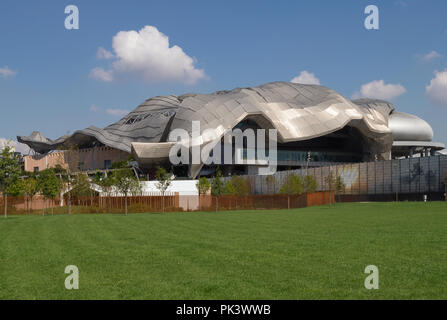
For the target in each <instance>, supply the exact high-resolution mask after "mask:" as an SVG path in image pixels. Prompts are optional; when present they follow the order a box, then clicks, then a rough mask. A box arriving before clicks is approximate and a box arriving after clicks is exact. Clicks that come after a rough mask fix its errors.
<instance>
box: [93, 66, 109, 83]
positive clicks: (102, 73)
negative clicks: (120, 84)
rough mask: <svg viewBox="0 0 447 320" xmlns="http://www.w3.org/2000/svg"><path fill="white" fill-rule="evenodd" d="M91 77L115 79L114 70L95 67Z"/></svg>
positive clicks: (103, 79)
mask: <svg viewBox="0 0 447 320" xmlns="http://www.w3.org/2000/svg"><path fill="white" fill-rule="evenodd" d="M89 77H90V78H92V79H96V80H101V81H104V82H112V81H113V70H104V69H103V68H94V69H92V71H90V75H89Z"/></svg>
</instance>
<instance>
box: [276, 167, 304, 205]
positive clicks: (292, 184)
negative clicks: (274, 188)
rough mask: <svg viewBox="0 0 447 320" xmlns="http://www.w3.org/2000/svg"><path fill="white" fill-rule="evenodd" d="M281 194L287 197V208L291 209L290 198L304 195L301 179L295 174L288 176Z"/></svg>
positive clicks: (280, 191)
mask: <svg viewBox="0 0 447 320" xmlns="http://www.w3.org/2000/svg"><path fill="white" fill-rule="evenodd" d="M279 193H280V194H282V195H286V196H287V208H288V209H290V196H299V195H300V194H302V193H303V185H302V183H301V178H300V177H299V176H297V175H296V174H293V173H292V174H290V175H289V176H287V178H286V181H284V183H283V185H282V186H281V189H280V190H279Z"/></svg>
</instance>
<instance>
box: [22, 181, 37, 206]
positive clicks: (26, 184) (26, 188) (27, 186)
mask: <svg viewBox="0 0 447 320" xmlns="http://www.w3.org/2000/svg"><path fill="white" fill-rule="evenodd" d="M38 192H39V186H38V185H37V181H36V179H35V178H34V177H29V178H27V179H25V181H23V193H24V194H25V197H26V198H27V208H26V209H27V211H28V213H29V212H30V202H31V203H32V202H33V198H34V196H35V195H36V194H37V193H38Z"/></svg>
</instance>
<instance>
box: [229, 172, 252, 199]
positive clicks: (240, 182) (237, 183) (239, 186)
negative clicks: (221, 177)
mask: <svg viewBox="0 0 447 320" xmlns="http://www.w3.org/2000/svg"><path fill="white" fill-rule="evenodd" d="M230 181H231V184H232V185H233V187H234V191H235V194H236V195H239V196H246V195H248V194H249V190H248V186H247V181H245V179H244V178H242V177H240V176H236V175H234V176H232V177H231V180H230Z"/></svg>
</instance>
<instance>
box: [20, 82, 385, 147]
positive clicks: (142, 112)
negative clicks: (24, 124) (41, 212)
mask: <svg viewBox="0 0 447 320" xmlns="http://www.w3.org/2000/svg"><path fill="white" fill-rule="evenodd" d="M393 110H394V107H393V105H392V104H390V103H388V102H386V101H380V100H371V99H360V100H355V101H350V100H348V99H346V98H345V97H343V96H342V95H341V94H339V93H338V92H336V91H334V90H332V89H329V88H327V87H324V86H319V85H304V84H296V83H290V82H272V83H267V84H264V85H261V86H258V87H249V88H236V89H233V90H231V91H217V92H214V93H211V94H185V95H182V96H173V95H171V96H159V97H153V98H150V99H148V100H146V101H145V102H143V103H142V104H141V105H139V106H138V107H137V108H136V109H135V110H133V111H132V112H130V113H129V114H128V115H126V116H125V117H123V118H122V119H121V120H119V121H118V122H116V123H114V124H111V125H110V126H108V127H106V128H104V129H100V128H97V127H94V126H91V127H88V128H86V129H83V130H79V131H76V132H75V133H73V134H72V135H70V136H63V137H61V138H59V139H57V140H54V141H53V140H50V139H48V138H46V137H44V136H43V135H42V134H41V133H39V132H33V133H32V134H31V135H30V136H19V137H18V140H19V141H20V142H22V143H25V144H27V145H28V146H30V147H31V148H32V149H34V150H35V151H36V152H39V153H46V152H49V151H51V150H55V149H59V148H65V147H66V146H67V145H72V144H73V145H77V146H81V147H82V146H94V145H95V144H98V142H99V143H100V144H104V145H106V146H109V147H112V148H116V149H119V150H123V151H126V152H131V150H132V143H159V142H166V140H167V137H168V134H169V131H171V130H173V129H176V128H183V129H185V130H187V131H188V132H190V131H191V122H192V121H194V120H196V121H200V123H201V130H204V129H207V128H212V129H215V130H217V132H218V133H220V132H222V133H223V131H224V130H226V129H232V128H233V127H234V126H235V125H237V124H238V123H239V122H240V121H242V120H244V119H245V118H252V119H253V120H254V121H256V122H258V123H259V124H260V125H261V126H262V127H264V128H276V129H277V130H278V139H279V141H280V142H291V141H299V140H307V139H311V138H315V137H319V136H323V135H326V134H328V133H331V132H334V131H336V130H339V129H341V128H343V127H344V126H346V125H348V124H349V125H350V126H354V127H356V128H358V129H359V130H360V131H361V132H362V134H363V135H364V136H365V137H367V138H370V139H373V140H374V141H377V142H378V144H379V145H382V146H383V148H382V149H384V150H385V149H386V148H387V147H389V146H390V145H391V143H392V137H391V132H390V130H389V128H388V118H389V115H390V113H391V112H392V111H393ZM140 146H141V144H140Z"/></svg>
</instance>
